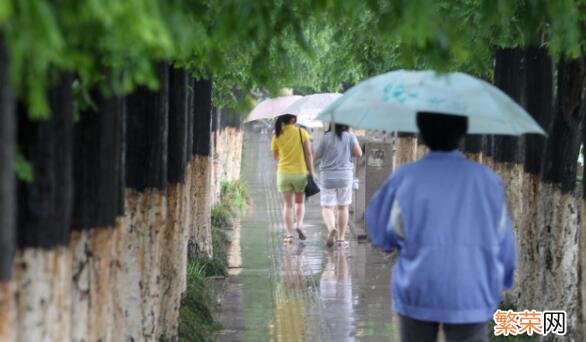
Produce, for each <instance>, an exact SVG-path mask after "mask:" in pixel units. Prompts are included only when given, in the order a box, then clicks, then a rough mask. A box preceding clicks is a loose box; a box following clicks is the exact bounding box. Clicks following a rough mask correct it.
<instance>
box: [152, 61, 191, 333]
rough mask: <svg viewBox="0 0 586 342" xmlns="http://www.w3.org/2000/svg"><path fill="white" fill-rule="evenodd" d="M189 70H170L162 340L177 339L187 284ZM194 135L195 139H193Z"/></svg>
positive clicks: (163, 248)
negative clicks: (182, 299)
mask: <svg viewBox="0 0 586 342" xmlns="http://www.w3.org/2000/svg"><path fill="white" fill-rule="evenodd" d="M189 82H190V81H189V76H188V73H187V70H185V69H178V68H175V67H171V68H170V71H169V137H168V138H169V140H168V141H169V159H168V164H167V165H168V166H167V169H168V173H167V176H168V177H167V181H168V184H167V204H168V205H167V212H168V217H167V227H166V229H165V231H164V234H163V246H162V250H164V251H165V253H163V255H162V260H161V277H160V279H159V280H160V284H161V293H164V294H165V297H166V299H165V300H163V301H161V309H160V310H161V314H160V319H159V325H160V326H161V327H163V329H164V330H161V333H160V336H159V337H160V338H159V339H163V340H173V339H174V338H176V337H177V333H178V331H177V328H178V324H179V310H178V308H179V306H180V301H181V294H182V293H183V291H184V288H185V284H186V271H187V242H188V239H187V236H188V233H189V231H188V227H189V224H190V221H191V208H190V204H191V202H190V188H191V173H190V171H191V170H190V168H189V167H188V163H187V162H188V160H189V161H191V150H192V143H193V142H192V141H191V142H190V141H189V139H190V132H193V129H191V126H189V123H191V122H193V118H192V115H191V114H192V113H190V112H189V110H190V109H192V106H191V105H190V104H189V100H190V99H192V96H191V95H190V89H189ZM192 134H193V133H191V139H193V138H192V137H193V135H192Z"/></svg>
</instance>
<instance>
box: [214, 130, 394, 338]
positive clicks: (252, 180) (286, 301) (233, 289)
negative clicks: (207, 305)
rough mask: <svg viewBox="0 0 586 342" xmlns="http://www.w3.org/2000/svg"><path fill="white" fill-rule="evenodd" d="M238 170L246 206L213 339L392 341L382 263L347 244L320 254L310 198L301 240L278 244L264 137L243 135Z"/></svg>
mask: <svg viewBox="0 0 586 342" xmlns="http://www.w3.org/2000/svg"><path fill="white" fill-rule="evenodd" d="M242 164H243V172H242V176H243V178H244V179H245V180H246V181H247V183H248V184H249V186H250V189H251V192H252V198H253V206H252V208H251V210H250V212H249V213H248V214H247V215H246V216H245V217H244V218H243V219H242V221H241V223H240V225H238V226H236V227H235V228H234V230H233V231H232V232H231V235H232V240H233V244H232V247H231V251H230V264H231V267H232V268H231V269H230V274H231V276H230V277H229V278H228V279H227V280H226V281H225V283H224V287H223V292H222V296H221V312H220V317H219V318H220V321H221V323H222V325H223V326H224V330H223V331H222V332H221V333H220V335H219V340H220V341H336V342H337V341H389V340H398V328H397V325H396V323H395V322H396V317H394V316H392V315H391V313H390V305H391V303H390V295H389V291H388V282H389V275H390V264H391V261H390V256H388V255H385V254H383V253H380V252H378V251H376V250H374V249H373V248H372V247H371V246H370V245H369V244H368V242H361V243H358V242H356V241H355V240H353V239H351V240H352V241H351V243H350V248H348V249H345V250H339V249H335V248H334V249H328V248H326V247H325V239H326V232H325V227H324V226H323V224H322V221H321V217H320V208H319V198H317V197H318V196H315V197H314V198H311V199H310V201H309V202H308V203H307V212H306V222H305V231H306V235H307V237H308V238H307V240H306V241H305V242H304V243H301V242H300V241H299V240H295V242H294V243H293V244H292V245H283V243H282V237H283V233H282V231H283V226H282V223H281V214H280V210H281V199H280V197H279V196H280V195H279V194H278V193H277V191H276V189H275V169H276V167H275V163H274V161H273V160H272V158H271V155H270V151H269V136H268V135H260V134H248V132H247V134H245V143H244V151H243V163H242ZM349 237H350V238H351V237H352V234H349Z"/></svg>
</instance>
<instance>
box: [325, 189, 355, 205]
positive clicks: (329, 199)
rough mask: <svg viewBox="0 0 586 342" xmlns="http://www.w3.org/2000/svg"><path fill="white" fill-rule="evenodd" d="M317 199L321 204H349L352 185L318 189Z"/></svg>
mask: <svg viewBox="0 0 586 342" xmlns="http://www.w3.org/2000/svg"><path fill="white" fill-rule="evenodd" d="M319 199H320V202H321V205H322V206H327V207H333V206H336V205H350V203H352V186H348V187H345V188H335V189H324V188H321V189H319Z"/></svg>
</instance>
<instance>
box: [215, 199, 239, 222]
mask: <svg viewBox="0 0 586 342" xmlns="http://www.w3.org/2000/svg"><path fill="white" fill-rule="evenodd" d="M233 217H234V213H233V212H232V209H231V208H230V206H228V205H227V204H224V203H222V204H218V205H216V206H214V207H213V208H212V226H213V227H229V226H231V225H232V219H233Z"/></svg>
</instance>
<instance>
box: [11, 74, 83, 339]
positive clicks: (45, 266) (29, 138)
mask: <svg viewBox="0 0 586 342" xmlns="http://www.w3.org/2000/svg"><path fill="white" fill-rule="evenodd" d="M72 86H73V78H72V76H71V75H69V74H61V75H59V79H58V82H57V84H56V85H55V86H54V87H53V88H51V89H50V90H49V93H48V99H49V105H50V108H51V112H52V116H51V118H50V119H47V120H43V121H32V120H30V119H29V118H28V115H27V113H26V109H25V107H24V106H23V105H21V106H20V109H19V111H20V113H19V118H18V119H19V122H18V135H19V137H18V140H19V145H20V146H21V151H22V153H23V155H24V156H25V158H26V159H27V160H28V161H29V162H30V164H31V166H32V169H33V173H34V174H33V176H34V180H33V181H32V182H30V183H26V182H19V184H18V233H17V234H18V242H19V247H20V248H19V251H18V253H17V255H16V260H15V263H14V270H15V271H14V273H15V274H14V278H13V286H14V293H13V294H12V295H13V298H14V304H15V307H14V314H15V315H16V320H15V324H14V325H13V326H12V329H13V331H14V338H15V340H20V341H38V340H42V339H46V340H67V339H69V338H70V331H71V325H70V321H71V281H70V279H71V258H70V254H69V252H68V249H67V244H68V243H69V239H70V229H71V216H72V209H73V208H72V207H73V174H72V172H73V88H72Z"/></svg>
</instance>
